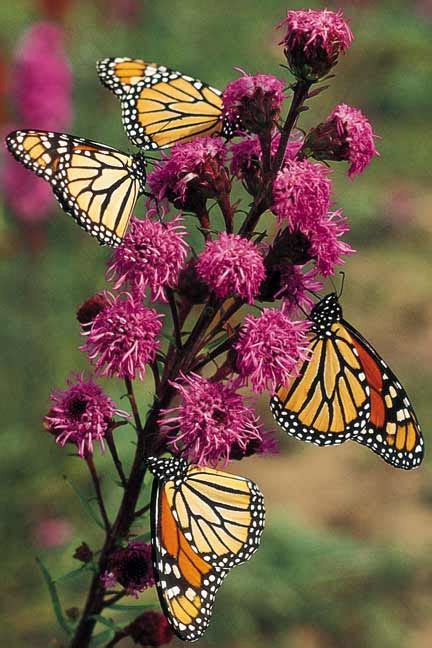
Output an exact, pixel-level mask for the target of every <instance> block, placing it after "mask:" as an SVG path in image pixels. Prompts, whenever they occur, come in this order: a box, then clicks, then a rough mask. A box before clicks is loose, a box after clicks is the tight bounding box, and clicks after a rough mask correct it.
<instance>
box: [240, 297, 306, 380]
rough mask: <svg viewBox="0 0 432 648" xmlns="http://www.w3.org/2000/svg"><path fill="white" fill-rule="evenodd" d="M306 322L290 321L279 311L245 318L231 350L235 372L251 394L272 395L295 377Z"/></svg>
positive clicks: (303, 346)
mask: <svg viewBox="0 0 432 648" xmlns="http://www.w3.org/2000/svg"><path fill="white" fill-rule="evenodd" d="M309 326H310V325H309V322H307V321H298V322H297V321H292V320H291V319H290V318H289V317H288V315H287V314H286V313H285V312H284V311H281V310H274V309H271V308H265V309H264V310H263V312H262V314H261V315H260V316H259V317H254V316H252V315H247V316H246V317H245V319H244V323H243V326H242V328H241V329H240V334H239V339H238V341H237V342H236V343H235V345H234V348H235V350H236V354H237V369H238V371H239V374H240V376H241V377H242V378H243V380H244V381H245V382H247V383H249V384H250V385H251V387H252V389H253V390H254V391H255V392H263V391H267V390H271V391H273V392H274V391H275V390H276V389H277V387H279V386H280V385H284V384H286V383H287V382H288V380H289V378H290V377H291V376H293V375H295V374H296V371H297V369H298V366H299V363H301V362H304V361H305V360H306V359H307V357H308V355H307V347H308V342H307V338H306V333H307V332H308V330H309Z"/></svg>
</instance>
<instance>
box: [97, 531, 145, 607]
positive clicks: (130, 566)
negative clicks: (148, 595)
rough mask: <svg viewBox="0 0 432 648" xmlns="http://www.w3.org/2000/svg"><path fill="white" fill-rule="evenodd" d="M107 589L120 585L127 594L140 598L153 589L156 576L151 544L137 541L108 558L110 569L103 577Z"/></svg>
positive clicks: (119, 549) (114, 552)
mask: <svg viewBox="0 0 432 648" xmlns="http://www.w3.org/2000/svg"><path fill="white" fill-rule="evenodd" d="M102 582H103V584H104V586H105V587H107V588H108V587H113V586H114V585H116V584H117V583H120V585H122V586H123V587H124V589H125V590H126V592H127V593H128V594H130V595H132V596H135V597H138V594H139V593H140V592H143V591H144V590H146V589H148V588H149V587H153V585H154V584H155V576H154V571H153V562H152V548H151V545H150V544H147V543H146V542H141V541H139V540H135V541H133V542H129V544H128V545H127V547H119V548H118V549H116V550H115V551H113V553H112V554H111V555H110V556H109V558H108V567H107V570H106V571H105V573H104V574H103V575H102Z"/></svg>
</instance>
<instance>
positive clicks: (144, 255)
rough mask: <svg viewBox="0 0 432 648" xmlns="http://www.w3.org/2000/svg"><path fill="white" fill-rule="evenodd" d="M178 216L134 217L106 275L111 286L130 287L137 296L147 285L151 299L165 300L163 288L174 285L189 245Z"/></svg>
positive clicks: (142, 292)
mask: <svg viewBox="0 0 432 648" xmlns="http://www.w3.org/2000/svg"><path fill="white" fill-rule="evenodd" d="M185 236H186V228H185V227H184V225H183V220H182V218H181V216H176V217H175V218H173V220H171V221H165V222H160V221H158V220H153V219H151V218H145V219H144V220H139V219H137V218H133V219H132V222H131V225H130V228H129V231H128V233H127V234H126V236H125V238H124V239H123V241H122V244H121V245H119V246H118V247H117V248H116V249H115V250H114V254H113V257H112V259H111V261H110V263H109V265H108V270H107V277H108V279H110V280H111V281H113V282H114V288H115V289H116V290H117V289H118V288H120V287H122V286H124V285H125V284H126V285H127V286H129V287H130V288H131V290H132V292H133V294H134V295H136V296H137V297H138V298H140V297H142V296H143V295H144V292H145V290H146V288H150V294H151V299H152V301H157V300H160V301H166V295H165V288H174V287H175V286H176V285H177V281H178V277H179V273H180V270H181V269H182V267H183V266H184V264H185V261H186V257H187V253H188V245H187V243H186V242H185Z"/></svg>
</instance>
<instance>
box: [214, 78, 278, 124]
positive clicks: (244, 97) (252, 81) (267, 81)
mask: <svg viewBox="0 0 432 648" xmlns="http://www.w3.org/2000/svg"><path fill="white" fill-rule="evenodd" d="M284 99H285V85H284V83H282V81H280V80H279V79H276V77H274V76H272V75H270V74H256V75H249V74H244V75H243V76H241V77H240V78H239V79H235V80H234V81H231V82H230V83H229V84H228V85H227V87H226V88H225V90H224V92H223V95H222V101H223V107H224V114H225V115H226V117H227V119H228V120H229V121H231V122H232V123H236V122H237V121H239V123H240V128H245V129H246V130H249V131H251V132H257V133H259V132H260V131H261V130H263V129H265V128H269V127H271V126H272V125H273V122H274V121H275V119H276V118H277V116H278V115H279V112H280V109H281V107H282V104H283V101H284Z"/></svg>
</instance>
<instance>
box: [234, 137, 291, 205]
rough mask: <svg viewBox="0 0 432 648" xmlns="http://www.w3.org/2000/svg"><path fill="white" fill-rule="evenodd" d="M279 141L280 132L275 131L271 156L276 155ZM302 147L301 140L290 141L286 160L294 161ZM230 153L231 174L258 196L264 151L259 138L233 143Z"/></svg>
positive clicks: (271, 145)
mask: <svg viewBox="0 0 432 648" xmlns="http://www.w3.org/2000/svg"><path fill="white" fill-rule="evenodd" d="M279 140H280V133H279V131H274V132H273V134H272V137H271V143H270V149H271V150H270V153H271V156H274V155H275V154H276V151H277V149H278V146H279ZM301 146H302V141H301V140H300V139H292V140H290V141H289V142H288V145H287V148H286V151H285V160H293V159H294V158H295V157H296V155H297V153H298V151H299V150H300V148H301ZM230 153H231V164H230V170H231V173H232V174H233V175H235V176H236V177H237V178H238V179H239V180H242V182H243V184H244V185H245V187H246V189H247V190H248V191H249V193H250V194H252V195H253V196H255V195H257V193H258V191H259V189H260V188H261V185H262V181H263V175H262V149H261V144H260V140H259V137H258V136H257V135H246V136H245V137H243V138H242V139H241V140H240V141H239V142H233V143H232V144H231V146H230Z"/></svg>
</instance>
